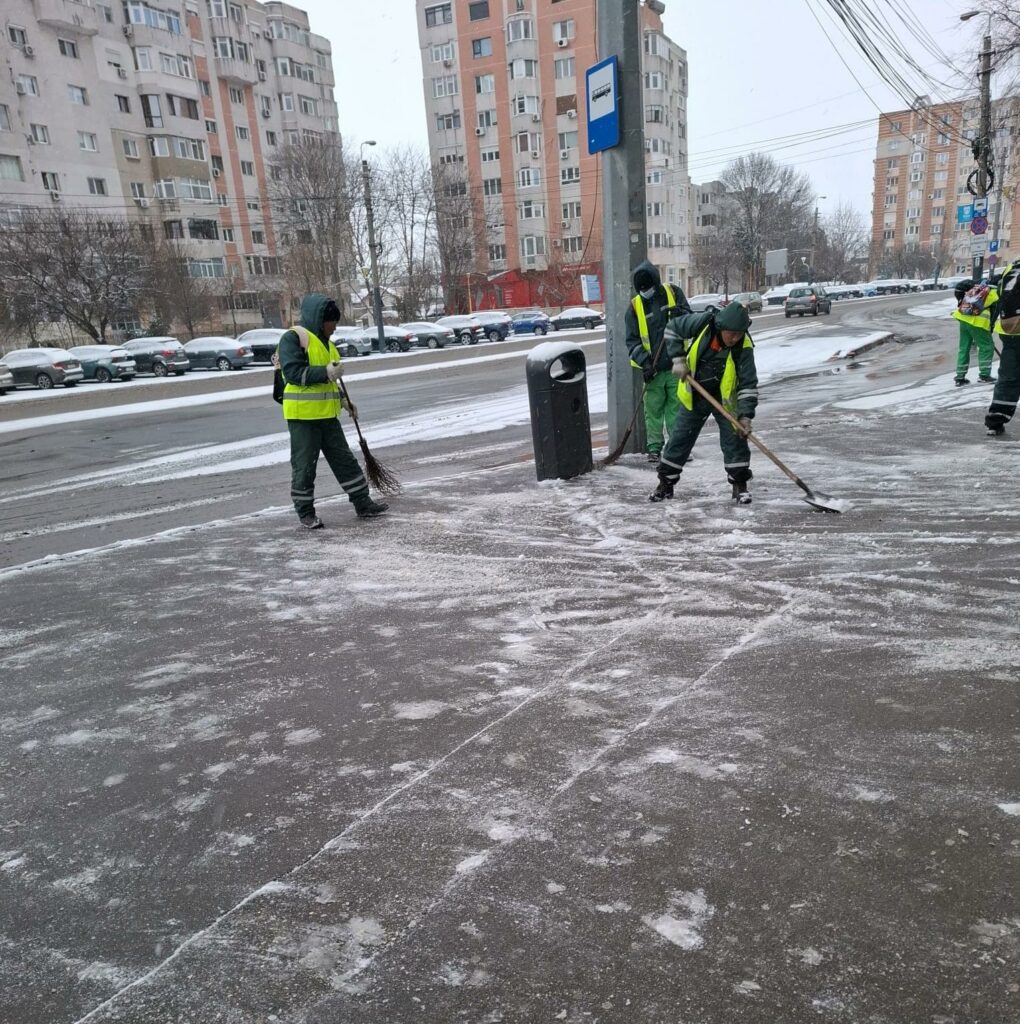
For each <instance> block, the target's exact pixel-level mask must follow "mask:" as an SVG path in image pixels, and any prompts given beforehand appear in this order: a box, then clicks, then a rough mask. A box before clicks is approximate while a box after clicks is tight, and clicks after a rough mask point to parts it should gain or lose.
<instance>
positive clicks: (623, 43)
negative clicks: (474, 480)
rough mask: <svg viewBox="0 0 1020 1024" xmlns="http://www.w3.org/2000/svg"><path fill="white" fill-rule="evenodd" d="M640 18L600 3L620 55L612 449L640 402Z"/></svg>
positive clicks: (610, 260)
mask: <svg viewBox="0 0 1020 1024" xmlns="http://www.w3.org/2000/svg"><path fill="white" fill-rule="evenodd" d="M639 13H640V12H639V4H638V0H616V2H610V0H602V2H601V3H600V4H599V5H598V32H599V48H600V50H601V55H602V57H604V58H605V57H610V56H613V55H616V56H617V57H618V58H619V83H618V85H619V93H620V145H618V146H615V147H614V148H612V149H607V150H604V151H603V153H602V182H603V199H602V225H603V227H602V232H603V234H602V237H603V257H602V276H603V279H604V283H605V293H606V296H605V299H606V387H607V388H608V391H609V450H610V451H612V450H613V449H614V448H615V447H616V446H617V445H618V444H619V443H620V441H621V440H622V439H623V435H624V432H625V431H626V429H627V426H628V424H629V423H630V419H631V417H632V416H633V415H634V409H635V408H636V407H637V405H638V403H639V402H640V401H641V378H640V377H639V376H638V375H637V374H635V373H634V370H633V368H632V367H631V365H630V357H629V355H628V353H627V343H626V330H625V328H624V317H625V316H626V313H627V309H628V308H629V306H630V300H631V294H632V292H633V286H632V276H633V271H634V267H636V266H637V264H638V263H640V262H641V261H642V260H643V259H645V258H646V255H647V252H648V231H647V226H646V223H645V212H646V211H645V132H644V111H643V110H642V105H641V25H640V22H639ZM644 447H645V425H644V419H643V417H641V416H638V417H637V421H636V423H635V425H634V430H633V432H632V433H631V435H630V440H629V442H628V445H627V448H626V450H627V451H628V452H638V451H644Z"/></svg>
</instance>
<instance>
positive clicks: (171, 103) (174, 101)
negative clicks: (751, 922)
mask: <svg viewBox="0 0 1020 1024" xmlns="http://www.w3.org/2000/svg"><path fill="white" fill-rule="evenodd" d="M166 105H167V110H168V111H169V112H170V113H171V114H172V115H173V116H174V117H186V118H188V120H189V121H197V120H198V119H199V118H198V101H197V100H191V99H188V98H187V97H186V96H174V95H173V94H172V93H167V97H166Z"/></svg>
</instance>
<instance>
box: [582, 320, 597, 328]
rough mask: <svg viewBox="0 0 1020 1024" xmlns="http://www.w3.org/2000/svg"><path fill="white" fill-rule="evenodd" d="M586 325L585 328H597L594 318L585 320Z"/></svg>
mask: <svg viewBox="0 0 1020 1024" xmlns="http://www.w3.org/2000/svg"><path fill="white" fill-rule="evenodd" d="M584 326H585V328H586V329H587V330H589V331H594V330H595V321H594V320H585V322H584Z"/></svg>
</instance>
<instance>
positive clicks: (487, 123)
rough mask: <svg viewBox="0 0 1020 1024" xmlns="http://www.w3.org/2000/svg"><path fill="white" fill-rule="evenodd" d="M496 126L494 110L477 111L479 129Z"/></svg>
mask: <svg viewBox="0 0 1020 1024" xmlns="http://www.w3.org/2000/svg"><path fill="white" fill-rule="evenodd" d="M495 125H496V111H495V110H479V111H478V127H479V128H493V127H495Z"/></svg>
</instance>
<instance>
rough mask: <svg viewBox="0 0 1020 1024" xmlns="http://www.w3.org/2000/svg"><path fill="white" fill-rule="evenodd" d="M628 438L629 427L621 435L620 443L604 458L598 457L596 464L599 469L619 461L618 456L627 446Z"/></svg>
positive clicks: (606, 467)
mask: <svg viewBox="0 0 1020 1024" xmlns="http://www.w3.org/2000/svg"><path fill="white" fill-rule="evenodd" d="M629 440H630V427H628V428H627V433H626V434H624V435H623V439H622V440H621V441H620V443H619V444H618V445H617V446H616V447H615V448H614V449H613V450H612V451H611V452H610V453H609V454H608V455H607V456H606V457H605V458H604V459H599V461H598V463H597V466H598V468H599V469H608V468H609V467H610V466H613V465H615V464H616V463H617V462H619V461H620V456H622V455H623V450H624V449H625V448H626V447H627V442H628V441H629Z"/></svg>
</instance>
